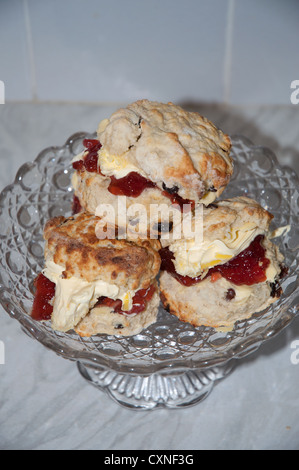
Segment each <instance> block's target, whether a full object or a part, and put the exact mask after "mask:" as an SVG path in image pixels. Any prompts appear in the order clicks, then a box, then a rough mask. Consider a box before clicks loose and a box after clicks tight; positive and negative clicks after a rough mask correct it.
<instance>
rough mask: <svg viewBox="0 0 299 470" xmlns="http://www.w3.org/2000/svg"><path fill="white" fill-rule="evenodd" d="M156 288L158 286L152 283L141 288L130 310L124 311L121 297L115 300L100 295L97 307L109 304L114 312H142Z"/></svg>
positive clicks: (128, 313)
mask: <svg viewBox="0 0 299 470" xmlns="http://www.w3.org/2000/svg"><path fill="white" fill-rule="evenodd" d="M155 290H156V287H155V286H154V285H151V286H150V287H149V288H148V289H140V290H139V291H137V292H136V294H135V295H134V297H133V306H132V308H131V310H129V311H124V310H122V309H121V308H122V301H121V300H120V299H117V300H113V299H109V297H100V298H99V300H98V302H97V304H96V307H100V306H107V307H110V308H113V310H114V312H116V313H120V314H123V315H132V314H137V313H141V312H143V311H144V310H145V309H146V305H147V303H148V302H149V301H150V300H151V298H152V297H153V295H154V293H155Z"/></svg>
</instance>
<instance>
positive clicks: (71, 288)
mask: <svg viewBox="0 0 299 470" xmlns="http://www.w3.org/2000/svg"><path fill="white" fill-rule="evenodd" d="M99 222H100V219H99V218H98V217H96V216H93V215H91V214H88V213H86V212H82V213H80V214H77V215H75V216H73V217H68V218H65V217H55V218H53V219H51V220H50V221H49V222H47V224H46V226H45V229H44V238H45V240H46V246H45V267H44V269H43V271H42V273H41V274H40V276H39V277H38V278H37V280H36V296H35V303H34V305H33V311H32V316H33V318H36V319H51V325H52V328H53V329H54V330H57V331H62V332H67V331H69V330H73V329H75V330H76V331H77V332H78V334H80V335H82V336H91V335H95V334H98V333H109V334H117V335H121V334H126V335H130V334H136V332H139V331H141V329H143V328H145V327H147V326H148V325H150V324H152V323H153V322H154V321H155V320H156V316H157V312H158V305H159V292H158V286H157V281H156V277H157V274H158V272H159V268H160V262H161V261H160V256H159V253H158V250H159V247H160V244H159V242H158V241H157V240H118V239H117V232H116V236H115V238H112V239H104V240H101V239H99V238H98V236H97V225H98V223H99Z"/></svg>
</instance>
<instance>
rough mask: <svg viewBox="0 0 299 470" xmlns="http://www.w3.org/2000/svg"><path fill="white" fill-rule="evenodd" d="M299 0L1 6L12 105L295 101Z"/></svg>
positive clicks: (56, 1)
mask: <svg viewBox="0 0 299 470" xmlns="http://www.w3.org/2000/svg"><path fill="white" fill-rule="evenodd" d="M298 40H299V1H298V0H184V1H183V0H150V1H148V0H0V80H3V81H4V82H5V87H6V100H7V101H12V100H14V101H15V100H26V101H28V100H39V101H48V100H50V101H76V102H78V101H84V102H97V103H98V102H106V103H107V102H108V103H110V102H111V103H119V102H127V101H132V100H135V99H138V98H150V99H157V100H161V101H166V100H172V101H175V102H179V101H180V102H186V101H192V102H194V101H196V102H197V101H204V102H223V101H225V102H229V103H232V104H249V103H250V104H251V103H253V104H260V103H265V104H272V103H274V104H276V103H279V104H289V103H290V93H291V92H290V83H291V82H292V81H293V80H295V79H299V50H298V42H299V41H298Z"/></svg>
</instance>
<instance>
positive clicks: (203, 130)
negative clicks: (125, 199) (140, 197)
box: [74, 100, 233, 205]
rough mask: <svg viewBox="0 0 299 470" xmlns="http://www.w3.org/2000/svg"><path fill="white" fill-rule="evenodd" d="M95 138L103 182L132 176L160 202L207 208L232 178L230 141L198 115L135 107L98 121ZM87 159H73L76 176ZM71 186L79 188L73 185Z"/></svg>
mask: <svg viewBox="0 0 299 470" xmlns="http://www.w3.org/2000/svg"><path fill="white" fill-rule="evenodd" d="M97 138H98V141H99V142H100V145H101V146H100V148H98V150H97V152H98V173H100V174H101V176H102V177H104V178H108V179H109V178H112V180H113V182H114V183H115V179H116V180H117V181H118V180H122V179H123V178H128V177H132V175H133V174H137V175H138V176H139V177H142V178H143V179H144V181H147V182H148V185H147V186H146V185H145V187H147V188H150V189H151V190H152V191H156V192H157V194H158V192H160V193H161V194H162V195H163V197H164V199H165V198H167V197H168V198H169V199H170V200H172V201H173V200H175V199H176V198H177V199H178V198H180V200H183V201H188V202H190V201H191V202H192V203H195V204H196V203H204V204H210V203H211V202H213V201H214V200H215V199H216V198H217V197H219V196H220V194H221V193H222V192H223V190H224V189H225V187H226V186H227V184H228V183H229V181H230V178H231V175H232V173H233V161H232V158H231V157H230V149H231V141H230V139H229V137H228V136H227V135H226V134H224V133H223V132H222V131H221V130H219V129H217V128H216V126H215V125H214V124H212V123H211V122H210V121H209V120H207V119H206V118H204V117H202V116H201V115H200V114H198V113H196V112H188V111H186V110H184V109H182V108H181V107H179V106H177V105H174V104H173V103H167V104H164V103H158V102H153V101H149V100H140V101H136V102H135V103H132V104H130V105H128V106H127V107H126V108H122V109H119V110H118V111H116V112H115V113H113V114H112V115H111V117H110V118H109V119H105V120H104V121H102V122H101V123H100V124H99V127H98V131H97ZM87 154H88V149H87V150H86V151H85V152H82V154H80V155H79V156H77V157H75V159H74V163H75V166H74V167H75V168H76V169H78V170H79V173H80V171H81V176H82V171H86V168H84V165H80V162H81V161H82V160H84V158H86V155H87ZM78 162H79V163H78ZM123 181H124V180H123ZM90 184H91V183H90V181H89V182H88V183H87V186H88V185H90ZM75 185H76V186H80V184H79V183H78V180H77V181H76V184H75ZM108 191H109V187H108ZM78 192H80V190H79V191H78ZM81 193H82V190H81ZM81 196H82V194H81ZM83 196H84V195H83ZM83 196H82V198H81V199H82V202H83V205H84V202H85V201H84V197H83ZM153 197H154V199H156V200H162V201H163V198H162V199H161V198H159V196H158V195H155V194H154V193H153ZM175 197H176V198H175Z"/></svg>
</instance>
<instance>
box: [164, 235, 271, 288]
mask: <svg viewBox="0 0 299 470" xmlns="http://www.w3.org/2000/svg"><path fill="white" fill-rule="evenodd" d="M263 239H264V236H263V235H258V236H257V237H256V238H255V239H254V240H253V241H252V242H251V244H250V245H249V246H248V248H246V249H245V250H243V251H242V252H241V253H239V254H238V255H237V256H235V257H234V258H233V259H232V260H230V261H228V262H227V263H225V264H220V265H218V266H214V267H213V268H211V269H210V270H209V271H208V274H207V276H211V277H213V276H214V277H215V275H216V273H217V274H220V275H221V276H222V277H224V278H225V279H227V280H229V281H231V282H232V283H233V284H235V285H237V286H240V285H246V286H251V285H253V284H258V283H259V282H264V281H266V279H267V277H266V269H267V268H268V266H269V264H270V261H269V260H268V259H267V258H266V257H265V253H266V250H265V248H264V247H263V246H262V244H261V242H262V241H263ZM160 256H161V259H162V264H161V269H162V270H164V271H167V272H168V273H169V274H171V275H172V276H173V277H174V278H175V279H176V280H177V281H179V282H180V283H181V284H183V285H184V286H192V285H194V284H196V283H198V282H200V281H201V278H200V276H199V277H195V278H192V277H189V276H181V275H180V274H178V273H177V272H176V270H175V266H174V263H173V260H174V255H173V253H172V252H171V251H170V250H169V249H168V248H163V249H162V250H160Z"/></svg>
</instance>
